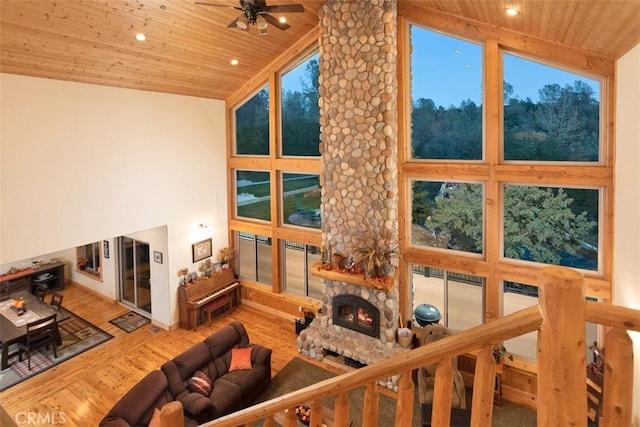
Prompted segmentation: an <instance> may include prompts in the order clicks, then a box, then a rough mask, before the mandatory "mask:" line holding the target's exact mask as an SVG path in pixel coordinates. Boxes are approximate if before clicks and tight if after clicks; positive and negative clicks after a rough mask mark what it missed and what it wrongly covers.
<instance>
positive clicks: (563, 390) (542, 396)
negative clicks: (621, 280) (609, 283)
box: [538, 267, 587, 426]
mask: <svg viewBox="0 0 640 427" xmlns="http://www.w3.org/2000/svg"><path fill="white" fill-rule="evenodd" d="M539 282H540V289H539V291H540V292H539V304H540V311H541V315H542V326H541V327H540V332H539V334H538V425H539V426H551V425H557V426H586V425H587V387H586V361H585V353H586V349H585V333H586V331H585V298H584V286H583V281H582V277H581V275H580V274H578V273H577V272H576V271H574V270H571V269H568V268H563V267H547V268H545V269H543V270H542V271H541V272H540V276H539Z"/></svg>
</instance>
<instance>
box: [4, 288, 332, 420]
mask: <svg viewBox="0 0 640 427" xmlns="http://www.w3.org/2000/svg"><path fill="white" fill-rule="evenodd" d="M62 293H63V295H64V301H63V306H64V307H65V308H67V309H69V310H71V311H73V312H74V313H76V314H77V315H79V316H81V317H83V318H84V319H86V320H88V321H89V322H91V323H93V324H94V325H96V326H98V327H99V328H101V329H103V330H105V331H107V332H108V333H110V334H111V335H113V336H114V338H113V339H111V340H109V341H108V342H106V343H104V344H101V345H99V346H97V347H95V348H93V349H91V350H89V351H86V352H85V353H83V354H80V355H78V356H76V357H74V358H73V359H71V360H68V361H66V362H63V363H61V364H59V365H57V366H55V367H53V368H51V369H49V370H48V371H45V372H43V373H42V374H39V375H37V376H35V377H34V378H31V379H29V380H27V381H24V382H22V383H20V384H18V385H15V386H13V387H11V388H9V389H7V390H5V391H3V392H0V402H2V403H1V405H2V407H3V408H4V409H5V410H6V411H7V413H8V414H9V415H10V416H11V418H12V419H14V420H17V421H18V424H19V425H21V426H22V425H53V424H64V425H65V426H66V427H70V426H83V427H84V426H96V425H98V423H99V422H100V420H101V419H102V418H103V417H104V415H105V414H106V413H107V412H108V411H109V410H110V409H111V407H112V406H113V405H114V404H115V403H116V402H117V401H118V399H119V398H120V397H121V396H122V395H123V394H124V393H126V392H127V390H129V389H130V388H131V387H132V386H133V385H134V384H135V383H136V382H137V381H139V380H140V379H141V378H142V377H144V376H145V375H146V374H147V373H148V372H149V371H151V370H153V369H157V368H159V367H160V366H161V365H162V364H163V363H164V362H165V361H167V360H168V359H171V358H172V357H174V356H176V355H177V354H179V353H181V352H182V351H184V350H186V349H187V348H189V347H191V346H192V345H193V344H195V343H196V342H198V341H201V340H202V339H204V338H205V337H207V336H208V335H210V334H211V333H213V332H214V331H216V330H217V329H218V328H220V327H221V326H224V325H226V324H227V323H229V322H231V321H233V320H240V321H242V322H243V324H244V325H245V328H246V329H247V332H248V334H249V338H250V340H251V341H252V342H257V343H260V344H262V345H265V346H267V347H269V348H271V349H272V350H273V354H272V359H271V363H272V374H273V375H275V374H276V373H277V372H278V371H279V370H281V369H282V368H283V367H284V366H285V365H286V364H287V362H289V361H290V360H291V359H292V358H293V357H295V356H297V355H298V351H297V347H296V335H295V328H294V323H293V321H292V320H289V319H284V318H282V317H279V316H277V315H275V314H272V313H269V312H265V311H261V310H259V309H256V308H254V307H250V306H246V305H240V306H239V307H238V308H236V309H235V310H233V311H232V312H230V313H224V314H222V315H220V316H218V317H217V318H216V319H214V320H213V322H212V323H211V326H207V324H206V323H205V324H204V325H200V326H199V327H198V328H197V330H196V331H195V332H192V331H188V330H185V329H182V328H178V329H176V330H174V331H165V330H162V329H159V328H156V327H154V326H153V325H146V326H144V327H142V328H140V329H138V330H136V331H134V332H132V333H126V332H124V331H122V330H121V329H119V328H117V327H116V326H114V325H112V324H111V323H109V320H110V319H113V318H115V317H117V316H119V315H121V314H124V313H126V312H128V311H129V309H128V308H126V307H124V306H122V305H120V304H114V303H112V302H110V301H107V300H105V299H102V298H100V297H98V296H96V295H95V294H93V293H91V292H89V291H87V290H86V289H84V288H82V287H81V286H77V285H74V284H70V285H68V286H67V287H66V289H64V290H63V291H62ZM154 330H157V331H156V332H154ZM307 360H309V359H307ZM321 366H323V367H324V368H325V369H330V370H333V371H335V372H337V373H340V370H337V369H336V368H333V367H331V366H328V365H327V364H322V365H321ZM16 417H17V418H16ZM28 417H30V418H28ZM27 419H29V420H32V421H33V423H25V420H27ZM63 420H64V422H62V421H63Z"/></svg>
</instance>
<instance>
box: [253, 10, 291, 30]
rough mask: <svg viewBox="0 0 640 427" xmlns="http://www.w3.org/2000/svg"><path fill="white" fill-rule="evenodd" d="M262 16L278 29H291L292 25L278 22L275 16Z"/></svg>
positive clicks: (263, 14)
mask: <svg viewBox="0 0 640 427" xmlns="http://www.w3.org/2000/svg"><path fill="white" fill-rule="evenodd" d="M260 16H262V17H263V18H264V20H265V21H267V22H268V23H269V24H271V25H273V26H274V27H276V28H279V29H281V30H283V31H284V30H286V29H287V28H289V27H291V25H289V24H285V23H282V22H280V21H278V19H277V18H274V17H273V16H271V15H269V14H268V13H261V14H260Z"/></svg>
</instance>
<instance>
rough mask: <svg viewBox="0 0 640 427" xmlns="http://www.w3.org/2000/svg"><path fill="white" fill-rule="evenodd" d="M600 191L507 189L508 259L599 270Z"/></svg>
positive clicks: (505, 252) (505, 251)
mask: <svg viewBox="0 0 640 427" xmlns="http://www.w3.org/2000/svg"><path fill="white" fill-rule="evenodd" d="M598 198H599V194H598V190H591V189H571V188H552V187H533V186H526V185H505V187H504V256H505V257H507V258H513V259H522V260H527V261H535V262H541V263H545V264H554V265H562V266H566V267H574V268H581V269H586V270H597V269H598V204H599V203H598V200H599V199H598Z"/></svg>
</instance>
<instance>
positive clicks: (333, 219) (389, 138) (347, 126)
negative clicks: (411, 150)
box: [298, 0, 407, 388]
mask: <svg viewBox="0 0 640 427" xmlns="http://www.w3.org/2000/svg"><path fill="white" fill-rule="evenodd" d="M396 18H397V10H396V1H395V0H354V1H343V2H326V3H325V4H324V5H323V7H322V8H321V9H320V20H319V25H320V30H321V31H320V37H319V40H318V44H319V50H320V80H319V83H320V84H319V88H318V90H319V94H320V100H319V104H320V129H321V130H320V142H321V143H320V153H321V156H322V157H321V164H322V170H321V174H320V183H321V187H322V206H321V208H322V209H321V210H322V213H321V215H322V243H323V245H324V247H325V248H326V249H327V250H330V251H331V253H334V254H335V253H340V254H343V255H353V254H354V252H355V251H354V243H355V242H356V241H357V239H358V237H359V236H362V235H363V234H366V235H368V236H376V240H378V242H379V243H381V244H382V245H384V244H386V243H389V245H391V244H392V243H391V242H386V241H385V239H391V238H397V233H398V169H397V168H398V148H397V145H398V143H397V133H398V132H397V129H398V125H397V111H398V107H397V98H398V96H397V92H398V84H397V62H398V61H397V46H396V33H397V20H396ZM312 273H313V272H312ZM318 275H321V274H318ZM322 277H323V282H324V287H325V294H324V297H323V310H322V313H320V314H319V315H318V316H317V317H316V318H315V320H314V321H313V322H312V323H311V325H309V327H307V329H305V330H303V331H302V332H301V333H300V336H299V338H298V346H299V349H300V351H301V352H302V353H305V354H308V355H309V356H311V357H315V358H317V359H319V360H321V359H322V358H323V352H324V351H325V350H330V351H332V352H336V353H339V354H342V355H344V356H345V357H349V358H354V359H356V360H357V361H358V362H361V363H363V364H371V363H374V362H377V361H379V360H382V359H384V358H387V357H390V356H393V355H395V354H398V353H400V352H403V351H407V350H406V349H404V348H402V347H400V346H399V345H398V344H397V343H396V331H397V328H398V326H399V302H398V284H397V282H396V281H395V279H394V282H393V283H390V285H389V286H385V287H384V289H381V288H380V287H379V286H376V284H375V283H373V284H368V283H365V282H366V281H361V280H356V281H354V280H351V278H349V277H346V276H345V277H340V276H335V277H334V276H332V277H324V276H322ZM343 295H348V297H344V298H345V299H346V300H354V299H356V298H357V300H358V301H364V302H366V304H362V306H352V307H351V308H350V309H347V308H344V310H345V311H344V313H343V312H342V310H343V308H341V307H342V306H341V305H340V303H341V302H342V301H343V297H342V296H343ZM336 297H338V299H335V298H336ZM336 302H337V303H338V305H337V307H338V308H336V304H335V303H336ZM371 307H374V308H375V310H377V311H378V316H377V317H378V325H377V328H376V326H373V324H372V325H371V327H370V328H368V329H372V330H371V333H370V334H369V333H368V332H367V331H364V330H362V329H365V328H364V327H363V326H364V325H362V324H356V326H357V327H355V328H352V327H351V326H353V324H348V322H347V321H346V318H348V317H349V314H347V311H348V310H354V312H353V313H351V314H352V315H353V316H355V317H358V310H359V309H360V308H362V309H364V310H365V311H366V310H369V309H371V311H375V310H373V309H372V308H371ZM335 310H338V312H337V313H335V316H334V311H335ZM343 321H344V322H343ZM365 323H367V322H365ZM353 329H358V330H353ZM386 385H387V387H389V388H395V385H396V384H395V380H394V379H389V380H388V382H387V384H386Z"/></svg>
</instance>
